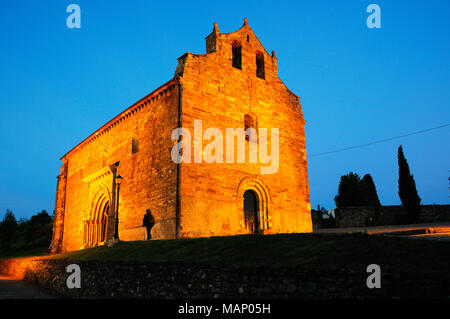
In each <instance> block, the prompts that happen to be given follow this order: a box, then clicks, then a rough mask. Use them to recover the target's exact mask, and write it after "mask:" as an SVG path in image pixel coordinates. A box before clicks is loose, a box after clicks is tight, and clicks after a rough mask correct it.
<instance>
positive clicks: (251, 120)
mask: <svg viewBox="0 0 450 319" xmlns="http://www.w3.org/2000/svg"><path fill="white" fill-rule="evenodd" d="M248 129H254V133H256V134H258V124H257V120H256V116H254V115H252V114H245V115H244V130H245V132H246V133H247V130H248ZM250 133H251V132H249V134H245V139H246V140H247V141H249V140H250ZM252 140H253V141H256V140H257V136H255V139H253V138H252Z"/></svg>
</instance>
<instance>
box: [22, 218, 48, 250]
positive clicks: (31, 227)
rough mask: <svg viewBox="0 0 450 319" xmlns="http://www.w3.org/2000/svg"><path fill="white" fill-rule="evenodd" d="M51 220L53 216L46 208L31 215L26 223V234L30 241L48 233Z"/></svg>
mask: <svg viewBox="0 0 450 319" xmlns="http://www.w3.org/2000/svg"><path fill="white" fill-rule="evenodd" d="M51 222H52V217H51V216H50V215H49V214H48V213H47V211H45V210H43V211H41V212H40V213H38V214H36V215H33V216H31V218H30V220H29V221H28V222H27V223H26V224H25V229H26V230H25V234H26V238H27V241H28V243H31V242H33V241H34V240H36V239H37V238H40V237H42V236H43V235H48V234H47V233H48V230H49V229H50V225H51Z"/></svg>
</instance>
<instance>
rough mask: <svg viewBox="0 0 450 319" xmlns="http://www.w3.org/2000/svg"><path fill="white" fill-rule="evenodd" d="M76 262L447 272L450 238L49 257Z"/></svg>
mask: <svg viewBox="0 0 450 319" xmlns="http://www.w3.org/2000/svg"><path fill="white" fill-rule="evenodd" d="M50 258H69V259H78V260H132V261H183V262H194V263H201V264H214V265H227V266H270V267H296V268H301V269H305V270H307V269H317V270H319V269H324V270H332V269H341V268H351V269H358V270H361V269H364V270H365V267H367V265H369V264H373V263H375V264H379V265H380V266H381V268H382V269H384V270H387V271H401V272H412V273H421V272H424V273H426V272H446V271H447V270H448V269H449V268H450V267H449V266H450V259H449V258H450V245H449V243H448V242H439V241H431V240H415V239H407V238H392V237H380V236H369V235H363V234H346V235H318V234H279V235H265V236H258V235H244V236H229V237H212V238H195V239H180V240H155V241H150V242H142V241H139V242H124V243H120V244H118V245H116V246H115V247H113V248H108V247H105V246H102V247H96V248H90V249H84V250H80V251H75V252H70V253H65V254H59V255H53V256H51V257H50Z"/></svg>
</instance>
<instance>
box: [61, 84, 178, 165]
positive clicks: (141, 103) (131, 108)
mask: <svg viewBox="0 0 450 319" xmlns="http://www.w3.org/2000/svg"><path fill="white" fill-rule="evenodd" d="M178 80H179V77H178V76H176V77H174V78H172V79H170V80H169V81H167V82H166V83H164V84H163V85H161V86H159V87H158V88H157V89H155V90H154V91H152V92H151V93H149V94H147V95H146V96H144V97H143V98H141V99H139V100H138V101H136V102H135V103H133V104H132V105H131V106H129V107H128V108H126V109H125V110H124V111H122V112H120V113H119V114H118V115H116V116H115V117H113V118H112V119H111V120H109V121H108V122H106V123H105V124H104V125H102V126H101V127H100V128H98V129H97V130H95V131H94V132H93V133H92V134H90V135H89V136H88V137H86V138H85V139H84V140H82V141H81V142H80V143H78V144H77V145H76V146H75V147H73V148H72V149H71V150H70V151H68V152H67V153H66V154H64V155H63V156H62V157H61V158H60V159H61V160H62V159H64V158H65V157H66V156H67V155H69V154H70V153H72V152H73V151H75V150H76V149H78V148H80V147H81V146H83V145H86V144H87V143H89V142H90V141H91V140H92V139H93V138H95V137H97V136H99V135H100V134H102V133H104V132H105V131H107V130H109V129H111V127H112V126H115V124H116V123H117V122H118V121H119V120H120V119H121V118H123V117H128V114H131V113H134V111H135V109H137V108H139V109H141V108H143V107H145V106H147V104H150V103H149V102H148V101H147V100H148V99H149V98H152V97H153V96H154V95H156V94H158V93H161V91H163V90H164V89H167V88H168V87H169V86H171V85H172V84H175V83H177V82H178Z"/></svg>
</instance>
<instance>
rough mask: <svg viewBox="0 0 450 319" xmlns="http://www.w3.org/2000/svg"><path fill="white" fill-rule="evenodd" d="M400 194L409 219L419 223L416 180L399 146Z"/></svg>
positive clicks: (418, 198) (418, 200) (418, 199)
mask: <svg viewBox="0 0 450 319" xmlns="http://www.w3.org/2000/svg"><path fill="white" fill-rule="evenodd" d="M398 196H399V197H400V200H401V201H402V206H403V208H404V209H405V211H406V213H407V215H408V219H409V221H410V222H411V223H417V222H418V221H419V215H420V201H421V199H420V197H419V195H418V194H417V189H416V182H415V181H414V177H413V176H412V175H411V173H410V171H409V166H408V162H407V161H406V158H405V155H404V154H403V148H402V146H401V145H400V147H399V148H398Z"/></svg>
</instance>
